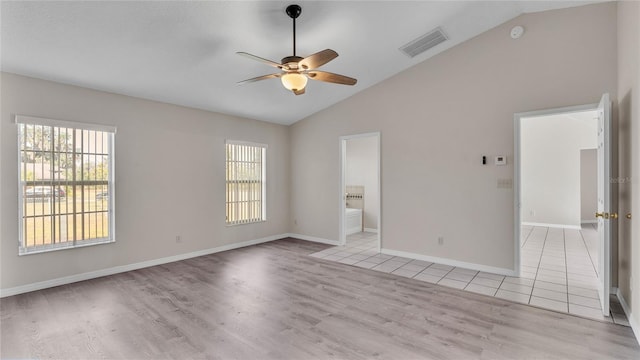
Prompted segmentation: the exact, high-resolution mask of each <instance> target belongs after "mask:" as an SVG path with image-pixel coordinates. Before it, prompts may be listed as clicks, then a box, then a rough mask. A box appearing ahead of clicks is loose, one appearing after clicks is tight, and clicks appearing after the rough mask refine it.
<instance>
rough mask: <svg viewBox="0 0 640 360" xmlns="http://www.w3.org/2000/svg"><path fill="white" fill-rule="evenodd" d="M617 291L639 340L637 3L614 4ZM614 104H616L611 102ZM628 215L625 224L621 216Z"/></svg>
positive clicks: (639, 31)
mask: <svg viewBox="0 0 640 360" xmlns="http://www.w3.org/2000/svg"><path fill="white" fill-rule="evenodd" d="M617 47H618V64H617V65H618V93H619V94H620V96H619V97H618V101H617V110H618V121H619V129H620V132H619V147H618V149H619V153H620V157H619V165H620V173H619V176H618V183H619V187H618V196H619V199H620V202H619V207H618V212H619V213H620V218H619V219H618V231H619V241H618V256H619V259H618V287H619V288H620V293H621V295H622V298H623V300H624V301H625V303H626V304H627V305H628V306H629V309H630V311H631V316H630V319H629V321H630V322H631V324H632V326H633V327H634V331H635V334H636V336H637V337H638V338H640V196H639V194H640V3H638V2H632V1H621V2H619V3H618V42H617ZM614 103H616V102H614ZM627 213H631V214H632V219H631V220H628V219H626V218H625V217H624V216H625V215H626V214H627Z"/></svg>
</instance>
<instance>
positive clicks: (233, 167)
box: [226, 141, 267, 225]
mask: <svg viewBox="0 0 640 360" xmlns="http://www.w3.org/2000/svg"><path fill="white" fill-rule="evenodd" d="M266 152H267V146H266V145H260V144H252V143H245V142H234V141H227V144H226V160H227V161H226V174H227V192H226V195H227V196H226V198H227V201H226V207H227V208H226V214H227V218H226V219H227V225H237V224H248V223H254V222H259V221H265V220H266V216H265V157H266Z"/></svg>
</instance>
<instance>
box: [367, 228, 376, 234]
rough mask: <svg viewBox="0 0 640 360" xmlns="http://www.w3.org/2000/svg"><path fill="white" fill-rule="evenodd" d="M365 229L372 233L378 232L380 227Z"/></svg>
mask: <svg viewBox="0 0 640 360" xmlns="http://www.w3.org/2000/svg"><path fill="white" fill-rule="evenodd" d="M364 231H366V232H370V233H376V234H377V233H378V229H377V228H364Z"/></svg>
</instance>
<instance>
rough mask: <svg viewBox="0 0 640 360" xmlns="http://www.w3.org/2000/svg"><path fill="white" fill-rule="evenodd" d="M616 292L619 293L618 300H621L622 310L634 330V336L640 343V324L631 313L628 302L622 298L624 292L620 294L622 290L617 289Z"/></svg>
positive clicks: (617, 294)
mask: <svg viewBox="0 0 640 360" xmlns="http://www.w3.org/2000/svg"><path fill="white" fill-rule="evenodd" d="M616 290H617V291H616V293H615V294H616V296H617V297H618V300H620V305H622V310H624V314H625V315H627V320H628V321H629V325H630V326H631V330H633V334H634V335H635V336H636V340H637V341H638V342H640V324H638V323H637V322H636V320H635V319H634V318H633V314H632V313H631V308H629V305H628V304H627V301H626V300H625V299H624V296H622V292H620V289H616Z"/></svg>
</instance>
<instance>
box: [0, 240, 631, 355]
mask: <svg viewBox="0 0 640 360" xmlns="http://www.w3.org/2000/svg"><path fill="white" fill-rule="evenodd" d="M324 248H326V246H325V245H321V244H315V243H310V242H306V241H301V240H296V239H285V240H280V241H275V242H271V243H266V244H261V245H256V246H252V247H247V248H243V249H238V250H232V251H227V252H223V253H218V254H212V255H208V256H202V257H198V258H193V259H189V260H184V261H179V262H175V263H171V264H165V265H160V266H155V267H151V268H145V269H141V270H137V271H131V272H127V273H122V274H117V275H113V276H108V277H104V278H100V279H94V280H90V281H84V282H79V283H75V284H70V285H65V286H60V287H56V288H51V289H46V290H41V291H36V292H31V293H27V294H22V295H17V296H13V297H8V298H5V299H2V300H1V301H0V315H1V317H0V331H1V333H0V345H1V347H0V356H1V357H2V358H3V359H4V358H55V359H327V358H338V359H371V358H378V359H533V358H547V359H638V358H640V346H638V343H637V341H636V339H635V338H634V337H633V333H632V331H631V329H630V328H628V327H623V326H619V325H615V324H611V323H604V322H598V321H592V320H588V319H584V318H578V317H574V316H571V315H568V314H562V313H557V312H552V311H547V310H543V309H537V308H533V307H530V306H526V305H522V304H517V303H511V302H508V301H505V300H502V299H498V298H493V297H488V296H483V295H480V294H475V293H470V292H464V291H459V290H455V289H451V288H446V287H442V286H438V285H434V284H429V283H425V282H422V281H417V280H413V279H409V278H404V277H399V276H396V275H392V274H387V273H382V272H377V271H373V270H367V269H363V268H359V267H354V266H348V265H344V264H340V263H336V262H330V261H325V260H321V259H318V258H314V257H310V256H307V255H308V254H310V253H313V252H316V251H320V250H322V249H324Z"/></svg>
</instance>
